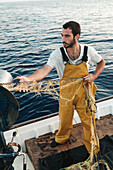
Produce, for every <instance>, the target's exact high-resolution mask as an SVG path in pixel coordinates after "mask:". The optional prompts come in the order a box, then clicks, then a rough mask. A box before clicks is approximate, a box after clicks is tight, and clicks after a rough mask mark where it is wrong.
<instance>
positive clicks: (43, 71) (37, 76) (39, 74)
mask: <svg viewBox="0 0 113 170" xmlns="http://www.w3.org/2000/svg"><path fill="white" fill-rule="evenodd" d="M51 70H52V68H51V67H50V66H48V65H45V66H44V67H42V68H40V69H38V70H36V71H35V72H34V73H33V74H31V75H29V76H27V78H28V79H29V81H34V80H36V81H40V80H42V79H43V78H44V77H46V76H47V75H48V74H49V72H50V71H51Z"/></svg>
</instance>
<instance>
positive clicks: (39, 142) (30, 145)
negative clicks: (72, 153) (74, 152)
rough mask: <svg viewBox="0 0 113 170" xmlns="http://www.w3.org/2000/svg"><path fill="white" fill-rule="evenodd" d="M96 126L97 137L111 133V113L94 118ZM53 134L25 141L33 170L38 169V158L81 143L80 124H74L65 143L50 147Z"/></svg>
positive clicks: (112, 120) (112, 124) (112, 117)
mask: <svg viewBox="0 0 113 170" xmlns="http://www.w3.org/2000/svg"><path fill="white" fill-rule="evenodd" d="M96 127H97V133H98V136H99V139H101V138H103V137H104V136H106V135H109V136H111V135H113V115H107V116H104V117H101V118H100V119H99V120H96ZM54 136H55V134H52V133H51V134H46V135H43V136H40V137H39V138H37V139H36V138H34V139H30V140H26V141H25V143H26V148H27V152H28V155H29V157H30V159H31V161H32V164H33V166H34V167H35V170H39V160H41V159H43V158H46V157H48V156H51V155H56V154H58V153H61V152H63V151H68V150H70V149H73V148H76V147H78V146H81V145H83V141H82V126H81V124H77V125H74V128H73V131H72V134H71V136H70V138H69V141H68V142H67V143H66V144H64V145H58V146H57V147H55V148H51V147H50V143H51V140H52V139H53V138H54Z"/></svg>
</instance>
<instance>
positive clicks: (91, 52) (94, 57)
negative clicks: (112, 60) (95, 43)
mask: <svg viewBox="0 0 113 170" xmlns="http://www.w3.org/2000/svg"><path fill="white" fill-rule="evenodd" d="M101 60H102V57H101V55H100V54H98V52H97V51H96V50H95V49H94V48H93V47H88V64H89V65H95V64H97V63H99V62H100V61H101Z"/></svg>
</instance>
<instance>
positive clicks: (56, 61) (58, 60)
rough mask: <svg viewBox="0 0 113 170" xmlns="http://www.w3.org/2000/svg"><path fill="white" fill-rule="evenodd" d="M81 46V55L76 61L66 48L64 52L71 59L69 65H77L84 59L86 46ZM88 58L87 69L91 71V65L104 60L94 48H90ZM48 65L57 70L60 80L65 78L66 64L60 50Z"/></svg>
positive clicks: (54, 54) (54, 52) (53, 53)
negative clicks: (70, 56) (71, 57)
mask: <svg viewBox="0 0 113 170" xmlns="http://www.w3.org/2000/svg"><path fill="white" fill-rule="evenodd" d="M80 46H81V53H80V56H79V58H77V59H76V60H74V61H73V60H71V59H70V58H69V56H68V54H67V52H66V49H65V48H64V51H65V53H66V55H67V56H68V58H69V63H70V64H76V62H77V61H78V60H80V59H82V57H83V53H84V45H80ZM87 56H88V61H87V67H88V69H89V65H95V64H97V63H99V62H100V61H101V59H102V57H101V56H100V55H99V54H98V53H97V51H96V50H95V49H94V48H93V47H90V46H88V52H87ZM47 65H49V66H50V67H52V68H56V70H57V73H58V75H59V78H60V79H62V77H63V73H64V68H65V64H64V62H63V57H62V54H61V51H60V48H57V49H56V50H54V51H53V52H52V53H51V55H50V57H49V59H48V62H47Z"/></svg>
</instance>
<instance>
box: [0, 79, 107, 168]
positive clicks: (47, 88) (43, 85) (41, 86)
mask: <svg viewBox="0 0 113 170" xmlns="http://www.w3.org/2000/svg"><path fill="white" fill-rule="evenodd" d="M66 81H67V82H66ZM65 82H66V83H65ZM60 83H61V84H62V86H59V84H60ZM78 83H79V86H78V89H77V90H76V92H75V93H74V94H73V96H71V97H70V98H65V95H64V96H62V95H60V94H59V91H60V89H64V90H65V88H67V87H69V86H72V85H77V84H78ZM2 86H3V87H5V88H7V89H8V90H9V91H24V92H25V91H29V92H35V94H38V95H41V94H42V93H46V94H50V95H52V96H53V97H54V98H55V99H57V100H59V97H60V98H62V99H64V100H65V101H66V102H68V101H71V100H73V99H74V97H75V95H76V94H77V93H78V92H80V89H81V86H83V87H84V89H85V91H86V96H87V98H86V101H85V102H86V107H87V105H89V108H92V106H93V109H94V111H95V112H96V107H95V99H94V97H93V96H92V93H91V86H90V84H89V85H88V88H86V86H85V84H84V79H83V78H77V79H63V80H59V79H55V80H49V81H42V82H37V81H33V82H23V83H19V84H16V83H10V84H2ZM66 102H65V103H64V106H65V104H66ZM93 126H94V125H93V119H92V122H91V127H92V132H91V133H92V134H91V135H92V146H91V154H90V156H89V158H88V159H87V160H86V161H84V162H80V163H77V164H74V165H71V166H70V167H67V168H64V169H65V170H79V169H80V170H86V169H87V170H97V169H98V166H99V164H103V165H105V167H106V169H107V170H110V168H109V166H108V164H107V163H106V161H105V160H98V161H94V160H93V158H94V157H93V149H94V147H95V144H94V135H95V133H96V129H95V132H94V128H93Z"/></svg>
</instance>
